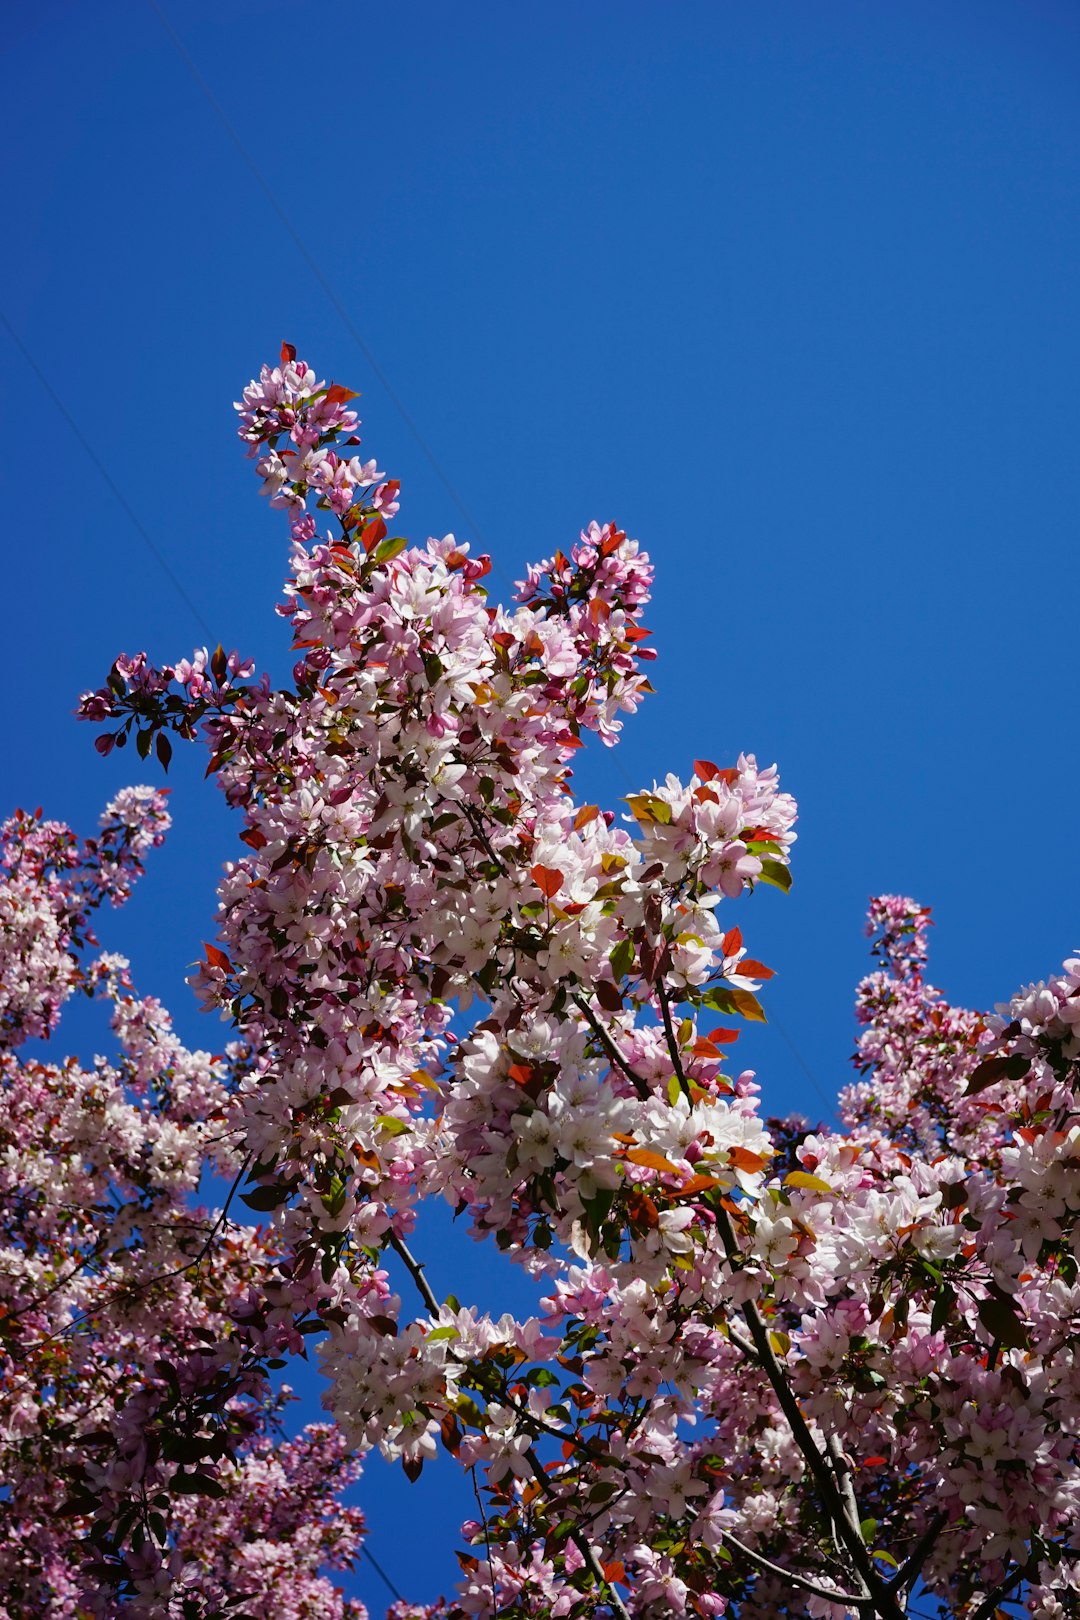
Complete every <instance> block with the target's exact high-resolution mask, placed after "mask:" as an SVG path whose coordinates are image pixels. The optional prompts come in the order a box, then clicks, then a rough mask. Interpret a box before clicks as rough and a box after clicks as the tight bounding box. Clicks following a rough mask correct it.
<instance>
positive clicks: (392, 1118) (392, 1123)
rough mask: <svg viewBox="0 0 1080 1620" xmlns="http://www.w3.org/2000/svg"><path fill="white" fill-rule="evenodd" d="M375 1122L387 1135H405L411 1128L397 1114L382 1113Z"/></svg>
mask: <svg viewBox="0 0 1080 1620" xmlns="http://www.w3.org/2000/svg"><path fill="white" fill-rule="evenodd" d="M375 1123H376V1125H377V1127H378V1128H379V1130H380V1131H382V1132H383V1134H384V1135H385V1136H404V1134H405V1132H406V1131H407V1130H408V1128H409V1127H408V1126H407V1125H406V1123H405V1121H404V1120H403V1119H398V1117H397V1115H396V1114H380V1116H379V1118H378V1119H377V1120H376V1121H375Z"/></svg>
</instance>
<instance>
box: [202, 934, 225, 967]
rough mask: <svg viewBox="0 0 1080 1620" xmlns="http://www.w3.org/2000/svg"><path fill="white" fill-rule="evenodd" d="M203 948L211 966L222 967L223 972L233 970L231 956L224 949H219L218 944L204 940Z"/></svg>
mask: <svg viewBox="0 0 1080 1620" xmlns="http://www.w3.org/2000/svg"><path fill="white" fill-rule="evenodd" d="M203 950H204V951H205V952H206V960H207V961H208V962H209V964H210V966H211V967H216V968H220V969H221V971H222V972H223V973H230V972H231V971H232V963H231V962H230V961H229V958H228V957H227V956H226V955H225V952H224V951H219V950H218V948H217V946H216V945H207V943H206V941H205V940H204V941H203Z"/></svg>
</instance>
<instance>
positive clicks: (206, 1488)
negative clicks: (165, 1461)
mask: <svg viewBox="0 0 1080 1620" xmlns="http://www.w3.org/2000/svg"><path fill="white" fill-rule="evenodd" d="M169 1489H170V1490H171V1491H175V1492H177V1494H178V1495H180V1496H213V1497H220V1496H224V1495H225V1487H224V1485H223V1484H222V1483H221V1481H220V1479H215V1478H214V1476H213V1474H182V1473H178V1474H174V1475H173V1477H172V1479H171V1480H170V1481H169Z"/></svg>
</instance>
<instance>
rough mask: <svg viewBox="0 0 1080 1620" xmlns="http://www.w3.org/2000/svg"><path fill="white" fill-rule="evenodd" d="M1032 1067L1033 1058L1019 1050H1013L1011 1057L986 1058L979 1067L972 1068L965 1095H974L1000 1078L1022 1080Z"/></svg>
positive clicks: (994, 1083)
mask: <svg viewBox="0 0 1080 1620" xmlns="http://www.w3.org/2000/svg"><path fill="white" fill-rule="evenodd" d="M1030 1068H1031V1059H1030V1058H1026V1057H1024V1056H1023V1055H1022V1054H1021V1053H1019V1052H1013V1053H1012V1054H1011V1056H1009V1057H990V1058H984V1059H983V1061H982V1062H981V1063H980V1064H979V1066H978V1068H976V1069H973V1070H972V1072H971V1077H970V1078H969V1080H968V1083H967V1088H966V1090H965V1091H964V1096H965V1097H974V1096H975V1095H976V1094H977V1093H978V1092H980V1091H985V1090H986V1088H987V1087H988V1086H994V1085H996V1084H997V1082H998V1081H999V1080H1022V1079H1023V1077H1024V1075H1025V1074H1027V1073H1028V1071H1029V1069H1030Z"/></svg>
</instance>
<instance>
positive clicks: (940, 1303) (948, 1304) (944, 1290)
mask: <svg viewBox="0 0 1080 1620" xmlns="http://www.w3.org/2000/svg"><path fill="white" fill-rule="evenodd" d="M955 1304H956V1290H955V1288H953V1287H952V1286H951V1284H949V1283H947V1282H943V1283H942V1284H941V1286H940V1288H939V1289H938V1291H937V1298H936V1299H935V1300H934V1309H933V1311H932V1312H931V1314H930V1331H931V1333H940V1331H941V1329H942V1328H943V1327H944V1326H945V1323H946V1322H947V1321H948V1320H949V1317H950V1316H951V1315H952V1311H953V1306H954V1305H955Z"/></svg>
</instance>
